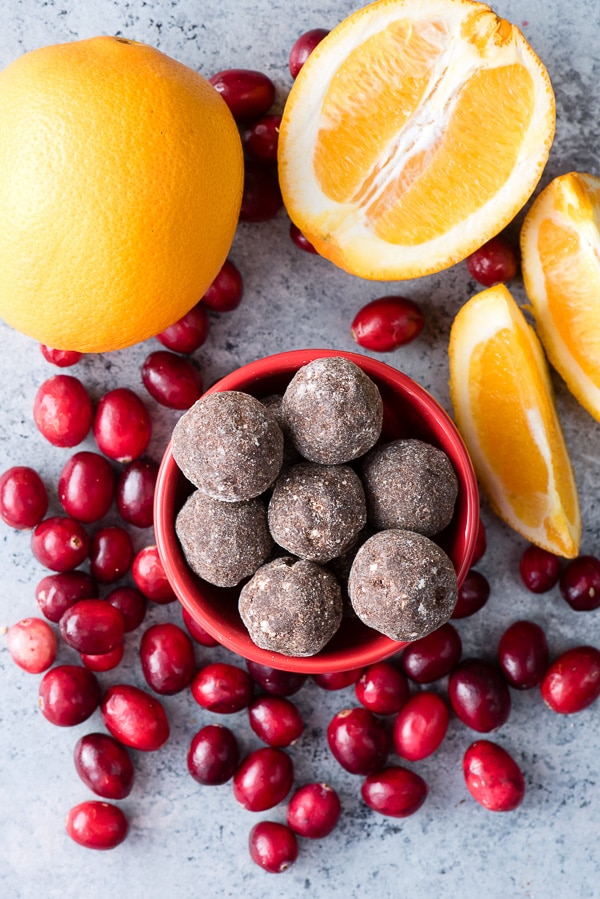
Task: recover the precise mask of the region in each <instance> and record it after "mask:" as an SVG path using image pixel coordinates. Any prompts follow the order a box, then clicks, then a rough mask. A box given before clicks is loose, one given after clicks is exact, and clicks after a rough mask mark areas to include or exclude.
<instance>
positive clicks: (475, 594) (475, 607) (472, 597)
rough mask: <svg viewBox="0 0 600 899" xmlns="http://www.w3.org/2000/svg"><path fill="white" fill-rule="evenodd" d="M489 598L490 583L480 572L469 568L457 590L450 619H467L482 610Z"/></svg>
mask: <svg viewBox="0 0 600 899" xmlns="http://www.w3.org/2000/svg"><path fill="white" fill-rule="evenodd" d="M489 598H490V582H489V581H488V579H487V578H486V576H485V575H484V574H482V573H481V571H478V570H477V569H476V568H469V570H468V571H467V573H466V575H465V577H464V580H463V582H462V584H461V585H460V587H459V588H458V598H457V600H456V605H455V606H454V609H453V610H452V615H451V616H450V617H451V618H453V619H454V620H456V619H459V618H469V617H470V616H471V615H475V613H476V612H479V611H480V609H483V607H484V605H485V604H486V602H487V601H488V599H489Z"/></svg>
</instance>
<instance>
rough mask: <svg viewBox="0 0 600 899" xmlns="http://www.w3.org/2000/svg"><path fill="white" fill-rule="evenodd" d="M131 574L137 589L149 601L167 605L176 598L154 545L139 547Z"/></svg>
mask: <svg viewBox="0 0 600 899" xmlns="http://www.w3.org/2000/svg"><path fill="white" fill-rule="evenodd" d="M131 575H132V577H133V580H134V582H135V585H136V587H137V588H138V590H140V591H141V592H142V593H143V594H144V596H145V597H146V599H149V600H150V601H151V602H155V603H157V604H158V605H167V604H168V603H170V602H174V601H175V600H176V599H177V597H176V596H175V593H174V592H173V588H172V587H171V585H170V583H169V581H168V578H167V575H166V574H165V569H164V568H163V564H162V562H161V561H160V556H159V555H158V549H157V548H156V546H154V545H152V546H144V547H143V549H140V551H139V552H138V553H137V554H136V556H135V557H134V560H133V563H132V565H131Z"/></svg>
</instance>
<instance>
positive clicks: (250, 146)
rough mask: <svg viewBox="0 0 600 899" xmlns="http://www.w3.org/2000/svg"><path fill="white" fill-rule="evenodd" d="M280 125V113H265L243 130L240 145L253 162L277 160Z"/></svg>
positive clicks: (272, 161)
mask: <svg viewBox="0 0 600 899" xmlns="http://www.w3.org/2000/svg"><path fill="white" fill-rule="evenodd" d="M280 125H281V116H280V115H265V116H262V117H261V118H260V119H257V120H256V121H255V122H253V123H252V124H251V125H250V126H249V127H248V128H246V130H245V131H244V132H243V134H242V145H243V147H244V150H245V151H246V153H247V154H248V156H250V157H251V158H252V159H253V160H255V162H263V163H276V162H277V145H278V143H279V127H280Z"/></svg>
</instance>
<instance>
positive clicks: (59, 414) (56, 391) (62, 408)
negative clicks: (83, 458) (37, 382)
mask: <svg viewBox="0 0 600 899" xmlns="http://www.w3.org/2000/svg"><path fill="white" fill-rule="evenodd" d="M93 417H94V410H93V406H92V400H91V398H90V396H89V394H88V392H87V390H86V389H85V387H84V386H83V384H82V383H81V381H80V380H79V379H78V378H74V377H73V376H72V375H54V377H52V378H49V379H48V380H47V381H44V383H43V384H42V385H41V387H40V388H39V389H38V392H37V393H36V395H35V400H34V403H33V419H34V421H35V424H36V426H37V428H38V430H39V431H40V433H41V434H42V435H43V436H44V437H45V438H46V440H48V441H49V442H50V443H52V444H53V446H76V445H77V444H78V443H81V441H82V440H83V439H84V437H85V436H86V434H87V433H88V431H89V430H90V428H91V426H92V419H93Z"/></svg>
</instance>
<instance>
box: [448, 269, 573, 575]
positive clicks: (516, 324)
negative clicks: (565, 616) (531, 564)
mask: <svg viewBox="0 0 600 899" xmlns="http://www.w3.org/2000/svg"><path fill="white" fill-rule="evenodd" d="M449 357H450V395H451V399H452V404H453V407H454V414H455V418H456V423H457V426H458V428H459V430H460V432H461V434H462V436H463V439H464V441H465V443H466V445H467V448H468V450H469V452H470V455H471V458H472V460H473V466H474V468H475V471H476V472H477V476H478V479H479V481H480V483H481V485H482V487H483V489H484V491H485V493H486V494H487V496H488V498H489V501H490V504H491V506H492V507H493V509H494V510H495V511H496V513H497V514H498V515H499V516H500V517H501V518H502V519H503V520H504V521H505V522H506V523H507V524H509V525H510V526H511V527H512V528H513V529H514V530H515V531H517V532H518V533H520V534H521V535H522V536H524V537H526V538H527V540H529V541H530V542H531V543H534V544H536V545H537V546H541V547H543V548H544V549H547V550H549V551H550V552H553V553H556V554H557V555H561V556H565V557H567V558H572V557H574V556H576V555H577V552H578V549H579V541H580V537H581V518H580V511H579V500H578V495H577V487H576V483H575V477H574V473H573V468H572V465H571V461H570V458H569V453H568V449H567V446H566V444H565V441H564V437H563V433H562V428H561V425H560V421H559V418H558V414H557V411H556V407H555V404H554V396H553V391H552V384H551V381H550V377H549V373H548V367H547V364H546V360H545V357H544V354H543V351H542V348H541V345H540V343H539V340H538V338H537V337H536V334H535V332H534V331H533V329H532V328H531V326H530V325H529V324H528V323H527V321H526V319H525V317H524V315H523V313H522V312H521V310H520V309H519V307H518V305H517V304H516V302H515V301H514V299H513V298H512V296H511V294H510V293H509V291H508V290H507V289H506V287H505V286H504V285H497V286H496V287H491V288H489V289H488V290H484V291H482V292H481V293H478V294H476V295H475V296H474V297H472V298H471V299H470V300H469V301H468V302H467V303H466V304H465V305H464V306H463V307H462V309H460V311H459V312H458V314H457V316H456V318H455V320H454V322H453V325H452V329H451V332H450V344H449Z"/></svg>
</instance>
